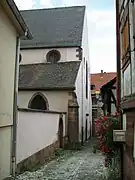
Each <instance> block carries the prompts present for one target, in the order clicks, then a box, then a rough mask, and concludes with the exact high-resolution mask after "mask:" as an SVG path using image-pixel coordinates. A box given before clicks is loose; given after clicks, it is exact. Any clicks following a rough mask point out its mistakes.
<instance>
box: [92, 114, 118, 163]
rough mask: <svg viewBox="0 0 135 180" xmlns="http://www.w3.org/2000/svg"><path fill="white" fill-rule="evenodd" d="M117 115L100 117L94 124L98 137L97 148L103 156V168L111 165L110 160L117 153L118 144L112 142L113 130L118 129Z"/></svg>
mask: <svg viewBox="0 0 135 180" xmlns="http://www.w3.org/2000/svg"><path fill="white" fill-rule="evenodd" d="M119 127H120V124H119V120H118V114H115V115H111V116H102V117H100V118H99V119H97V120H96V122H95V130H96V134H97V137H98V146H99V149H100V150H101V152H102V153H103V154H104V156H105V166H106V167H108V166H109V165H111V163H112V158H113V157H114V155H115V153H116V152H118V151H119V144H117V143H115V142H113V130H117V129H119Z"/></svg>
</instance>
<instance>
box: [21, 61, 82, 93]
mask: <svg viewBox="0 0 135 180" xmlns="http://www.w3.org/2000/svg"><path fill="white" fill-rule="evenodd" d="M79 67H80V62H79V61H70V62H60V63H57V64H49V63H48V64H47V63H40V64H26V65H20V72H19V90H49V89H52V90H56V89H74V88H75V80H76V76H77V73H78V70H79Z"/></svg>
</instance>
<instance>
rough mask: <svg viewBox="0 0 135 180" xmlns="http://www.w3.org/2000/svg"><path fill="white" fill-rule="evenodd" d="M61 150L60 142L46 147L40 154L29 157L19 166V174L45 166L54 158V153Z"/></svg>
mask: <svg viewBox="0 0 135 180" xmlns="http://www.w3.org/2000/svg"><path fill="white" fill-rule="evenodd" d="M58 148H59V141H56V142H55V143H53V144H51V145H49V146H47V147H45V148H44V149H42V150H40V151H39V152H37V153H35V154H33V155H32V156H30V157H28V158H27V159H25V160H23V161H22V162H20V163H19V164H18V165H17V170H16V172H17V173H22V172H24V171H27V170H32V169H33V168H35V167H38V166H40V165H43V164H44V163H45V161H48V160H50V159H51V158H52V156H53V153H54V151H55V150H56V149H58Z"/></svg>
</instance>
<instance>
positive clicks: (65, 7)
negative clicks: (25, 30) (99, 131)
mask: <svg viewBox="0 0 135 180" xmlns="http://www.w3.org/2000/svg"><path fill="white" fill-rule="evenodd" d="M80 7H83V8H86V5H81V6H61V7H53V8H39V9H26V10H21V11H20V12H26V11H40V10H52V9H68V8H80Z"/></svg>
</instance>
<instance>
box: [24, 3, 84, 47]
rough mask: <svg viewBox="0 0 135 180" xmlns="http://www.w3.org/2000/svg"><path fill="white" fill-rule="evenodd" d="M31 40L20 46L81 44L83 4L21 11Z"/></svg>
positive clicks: (68, 45) (67, 45)
mask: <svg viewBox="0 0 135 180" xmlns="http://www.w3.org/2000/svg"><path fill="white" fill-rule="evenodd" d="M21 14H22V16H23V17H24V19H25V20H26V22H27V24H28V27H29V28H30V30H31V32H32V35H33V40H31V41H21V48H42V47H70V46H71V47H75V46H77V47H78V46H81V44H82V32H83V22H84V14H85V6H73V7H60V8H51V9H35V10H25V11H21Z"/></svg>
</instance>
